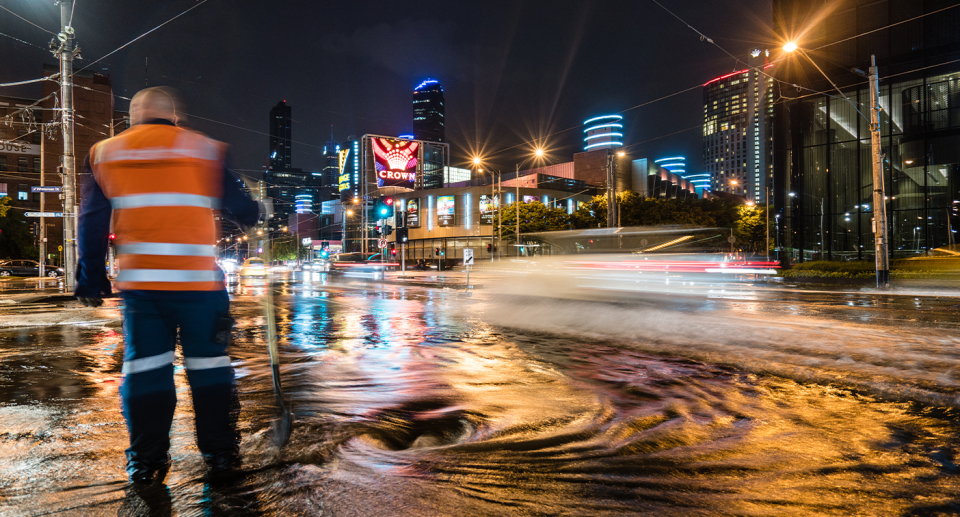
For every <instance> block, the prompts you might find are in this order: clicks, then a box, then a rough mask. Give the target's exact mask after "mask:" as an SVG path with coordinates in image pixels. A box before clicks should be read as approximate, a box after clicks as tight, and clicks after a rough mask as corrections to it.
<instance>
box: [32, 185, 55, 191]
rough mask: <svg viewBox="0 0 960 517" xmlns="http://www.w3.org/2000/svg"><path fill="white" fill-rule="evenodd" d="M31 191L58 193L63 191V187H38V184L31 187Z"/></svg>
mask: <svg viewBox="0 0 960 517" xmlns="http://www.w3.org/2000/svg"><path fill="white" fill-rule="evenodd" d="M30 192H48V193H49V192H52V193H58V192H63V187H38V186H36V185H33V186H31V187H30Z"/></svg>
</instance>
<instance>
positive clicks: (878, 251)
mask: <svg viewBox="0 0 960 517" xmlns="http://www.w3.org/2000/svg"><path fill="white" fill-rule="evenodd" d="M783 50H784V51H785V52H794V51H798V52H799V53H800V54H801V55H803V56H804V57H806V58H807V61H810V64H812V65H813V66H814V67H815V68H816V69H817V71H819V72H820V74H821V75H823V77H824V78H826V80H827V81H828V82H829V83H830V85H831V86H833V88H834V89H835V90H837V92H839V93H840V95H842V96H843V98H844V100H846V101H847V102H848V103H849V104H850V105H851V106H853V109H855V110H856V111H857V114H859V115H860V117H861V118H863V119H864V120H866V122H867V123H869V124H870V147H871V154H872V156H871V160H870V161H871V165H872V169H873V239H874V246H875V255H876V269H877V288H878V289H886V288H888V287H890V263H889V253H890V252H889V249H888V246H889V243H888V240H887V204H886V195H885V193H884V185H883V149H882V147H881V143H880V109H881V108H880V74H879V71H878V69H877V60H876V56H873V55H871V56H870V73H869V74H867V73H864V72H863V71H862V70H858V69H856V68H854V69H852V70H851V72H853V73H854V74H856V75H859V76H861V77H866V78H867V79H868V82H869V85H870V118H869V119H868V118H867V117H865V116H864V115H863V113H862V112H861V111H860V108H858V107H857V105H856V104H854V103H853V102H852V101H851V100H850V99H849V98H848V97H847V96H846V94H844V93H843V92H842V91H840V88H837V85H836V84H834V82H833V81H832V80H831V79H830V77H829V76H827V74H825V73H824V72H823V70H821V69H820V67H819V66H818V65H817V63H815V62H814V61H813V59H811V58H810V56H809V55H808V54H807V53H806V52H804V50H803V49H802V48H800V47H798V46H797V44H796V43H795V42H792V41H790V42H787V44H785V45H784V46H783ZM822 207H823V204H822V201H821V210H820V212H821V216H820V227H821V229H820V234H821V237H822V236H823V216H822V213H823V209H822ZM821 247H822V244H821ZM822 253H823V251H822V250H821V254H822Z"/></svg>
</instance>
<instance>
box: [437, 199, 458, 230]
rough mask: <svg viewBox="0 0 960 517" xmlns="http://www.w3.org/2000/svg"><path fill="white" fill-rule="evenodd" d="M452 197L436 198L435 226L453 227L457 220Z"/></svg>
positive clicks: (455, 206) (455, 207) (455, 205)
mask: <svg viewBox="0 0 960 517" xmlns="http://www.w3.org/2000/svg"><path fill="white" fill-rule="evenodd" d="M454 199H455V198H454V196H437V224H438V225H440V226H454V225H455V224H457V223H456V220H457V204H456V202H455V201H454Z"/></svg>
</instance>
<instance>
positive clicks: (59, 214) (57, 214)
mask: <svg viewBox="0 0 960 517" xmlns="http://www.w3.org/2000/svg"><path fill="white" fill-rule="evenodd" d="M23 215H25V216H26V217H63V212H27V213H25V214H23Z"/></svg>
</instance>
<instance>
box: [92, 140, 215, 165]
mask: <svg viewBox="0 0 960 517" xmlns="http://www.w3.org/2000/svg"><path fill="white" fill-rule="evenodd" d="M102 149H103V146H98V151H99V152H95V153H94V156H93V159H94V163H96V164H99V163H110V162H123V161H160V160H170V159H177V158H194V159H197V160H211V161H217V160H219V159H220V156H219V155H218V152H219V151H218V149H217V147H216V146H215V145H213V144H212V143H210V142H208V141H206V140H201V139H198V138H196V137H195V136H193V135H190V134H186V133H184V134H181V135H180V136H179V137H178V138H177V139H176V140H175V141H174V142H173V147H147V148H144V149H117V150H115V151H110V152H106V153H105V152H103V151H102Z"/></svg>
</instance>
